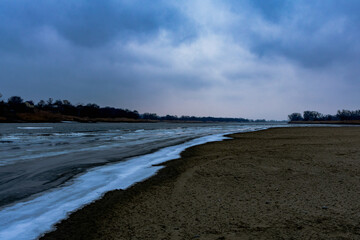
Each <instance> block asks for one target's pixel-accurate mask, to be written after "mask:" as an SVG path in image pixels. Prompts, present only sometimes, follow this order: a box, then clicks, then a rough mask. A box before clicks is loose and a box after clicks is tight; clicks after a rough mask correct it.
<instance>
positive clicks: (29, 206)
mask: <svg viewBox="0 0 360 240" xmlns="http://www.w3.org/2000/svg"><path fill="white" fill-rule="evenodd" d="M270 127H272V126H262V127H260V126H252V127H250V128H244V129H241V130H240V129H239V130H237V131H233V132H226V133H221V134H214V135H209V136H204V137H200V138H196V139H193V140H191V141H188V142H185V143H182V144H180V145H175V146H171V147H166V148H163V149H160V150H158V151H156V152H154V153H151V154H146V155H143V156H139V157H134V158H130V159H128V160H127V161H124V162H118V163H113V164H109V165H104V166H100V167H96V168H92V169H90V170H88V171H87V172H85V173H84V174H82V175H80V176H78V177H76V178H74V179H73V180H72V181H71V182H69V183H67V184H65V185H63V186H61V187H58V188H54V189H51V190H48V191H46V192H43V193H41V194H37V195H35V196H33V197H32V198H31V199H29V200H26V201H22V202H19V203H16V204H13V205H9V206H7V207H5V208H3V209H2V210H0V239H9V240H10V239H24V240H25V239H36V238H38V237H40V236H41V235H42V234H44V233H45V232H48V231H50V230H52V229H53V227H54V225H55V224H56V223H57V222H59V221H61V220H63V219H65V218H66V217H67V216H68V214H69V213H71V212H73V211H75V210H77V209H79V208H81V207H83V206H84V205H86V204H89V203H91V202H93V201H95V200H97V199H99V198H101V197H102V196H103V195H104V194H105V193H106V192H108V191H111V190H115V189H126V188H128V187H129V186H131V185H133V184H135V183H137V182H140V181H143V180H145V179H147V178H149V177H151V176H153V175H154V174H156V172H157V171H159V170H160V169H161V168H163V166H158V164H160V163H164V162H166V161H169V160H173V159H177V158H179V157H180V153H181V152H182V151H184V150H185V149H187V148H189V147H192V146H196V145H200V144H204V143H207V142H214V141H221V140H224V139H226V138H227V137H225V135H228V134H232V133H236V132H250V131H258V130H263V129H268V128H270ZM154 165H157V166H154Z"/></svg>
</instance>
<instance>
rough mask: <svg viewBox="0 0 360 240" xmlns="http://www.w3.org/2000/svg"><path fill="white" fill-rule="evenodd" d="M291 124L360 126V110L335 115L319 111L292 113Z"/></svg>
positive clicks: (290, 116) (341, 111) (342, 111)
mask: <svg viewBox="0 0 360 240" xmlns="http://www.w3.org/2000/svg"><path fill="white" fill-rule="evenodd" d="M288 118H289V121H290V123H334V124H335V123H347V124H360V110H355V111H351V110H345V109H343V110H338V111H337V113H336V114H335V115H330V114H326V115H325V114H322V113H319V112H317V111H304V113H303V114H301V113H292V114H290V115H289V116H288Z"/></svg>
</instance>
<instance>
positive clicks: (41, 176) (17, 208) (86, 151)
mask: <svg viewBox="0 0 360 240" xmlns="http://www.w3.org/2000/svg"><path fill="white" fill-rule="evenodd" d="M274 126H284V125H283V124H276V125H275V124H240V123H72V122H71V123H39V124H35V123H33V124H29V123H26V124H25V123H23V124H0V239H36V238H37V237H39V236H40V235H41V234H43V233H44V232H46V231H49V230H51V228H52V226H53V225H54V224H55V223H56V222H58V221H60V220H62V219H64V218H66V216H67V214H69V212H72V211H74V210H76V209H78V208H80V207H82V206H83V205H85V204H88V203H90V202H92V201H94V200H96V199H98V198H100V197H101V196H102V195H103V194H104V193H105V192H107V191H110V190H114V189H126V188H127V187H129V186H131V185H132V184H134V183H136V182H139V181H142V180H144V179H146V178H148V177H150V176H152V175H153V174H155V173H156V172H157V171H158V170H159V169H160V168H162V167H161V166H153V165H154V164H159V163H162V162H165V161H168V160H171V159H175V158H177V157H179V154H180V153H181V151H183V150H184V149H186V148H188V147H191V146H195V145H198V144H202V143H206V142H211V141H220V140H222V139H224V134H228V133H235V132H248V131H257V130H261V129H267V128H269V127H274Z"/></svg>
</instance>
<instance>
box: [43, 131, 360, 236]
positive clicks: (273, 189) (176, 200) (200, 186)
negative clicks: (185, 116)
mask: <svg viewBox="0 0 360 240" xmlns="http://www.w3.org/2000/svg"><path fill="white" fill-rule="evenodd" d="M231 137H232V138H233V139H231V140H225V141H222V142H213V143H207V144H204V145H200V146H196V147H192V148H189V149H187V150H186V151H184V152H183V153H182V154H181V156H182V157H181V158H180V159H177V160H173V161H170V162H167V163H166V164H165V165H166V167H165V168H163V169H162V170H160V172H159V173H158V174H157V175H155V176H154V177H151V178H149V179H148V180H146V181H144V182H141V183H138V184H135V185H133V186H132V187H130V188H129V189H127V190H117V191H112V192H109V193H107V194H105V196H104V197H103V198H102V199H100V200H98V201H96V202H94V203H92V204H90V205H88V206H85V207H84V208H83V209H81V210H79V211H77V212H75V213H73V214H71V215H70V217H69V218H68V219H67V220H64V221H62V222H61V223H59V224H58V225H57V226H56V227H57V230H56V231H54V232H51V233H48V234H46V235H45V236H43V237H42V239H203V240H205V239H206V240H207V239H210V240H211V239H214V240H215V239H230V240H231V239H234V240H235V239H358V238H359V236H360V227H359V222H360V215H359V209H360V202H359V199H360V191H359V187H358V185H359V181H360V161H359V159H360V150H359V149H360V128H358V127H291V128H275V129H269V130H264V131H259V132H251V133H241V134H234V135H231Z"/></svg>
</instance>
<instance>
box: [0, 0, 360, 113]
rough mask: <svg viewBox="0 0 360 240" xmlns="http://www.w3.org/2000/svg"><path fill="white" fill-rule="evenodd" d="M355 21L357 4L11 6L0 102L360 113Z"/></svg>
mask: <svg viewBox="0 0 360 240" xmlns="http://www.w3.org/2000/svg"><path fill="white" fill-rule="evenodd" d="M359 11H360V2H359V1H356V0H348V1H340V0H329V1H320V0H317V1H305V0H297V1H290V0H272V1H260V0H251V1H250V0H241V1H235V0H225V1H220V0H191V1H190V0H189V1H165V0H155V1H140V0H121V1H120V0H119V1H115V0H108V1H100V0H94V1H85V0H79V1H58V0H47V1H45V0H41V1H36V3H34V2H33V1H26V0H3V1H0V92H1V93H3V94H4V96H5V98H7V97H10V96H11V95H21V96H23V97H24V98H26V99H30V98H32V99H34V100H36V101H37V100H39V99H41V98H48V97H53V98H62V99H64V98H67V99H69V100H71V101H72V102H73V103H80V102H82V103H86V102H96V103H98V104H100V105H111V106H118V107H125V108H130V109H137V110H139V111H140V112H145V111H146V112H149V111H152V112H157V113H159V114H167V113H170V114H177V115H181V114H186V115H191V114H195V115H214V116H243V117H253V118H264V117H265V118H275V119H284V118H286V115H287V114H288V113H290V112H292V111H303V110H306V109H308V108H311V106H314V107H315V108H316V109H314V110H319V111H322V112H325V113H326V112H329V113H333V112H334V111H336V110H337V108H354V107H355V108H356V107H358V106H356V102H359V100H360V99H358V97H357V96H358V94H357V92H358V90H359V87H360V86H359V84H360V81H359V79H358V76H359V75H360V70H359V69H360V66H359V63H360V61H359V60H360V59H359V56H360V43H359V41H358V39H359V38H360V24H359V20H360V17H359V14H358V12H359ZM234 109H236V110H235V111H234Z"/></svg>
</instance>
